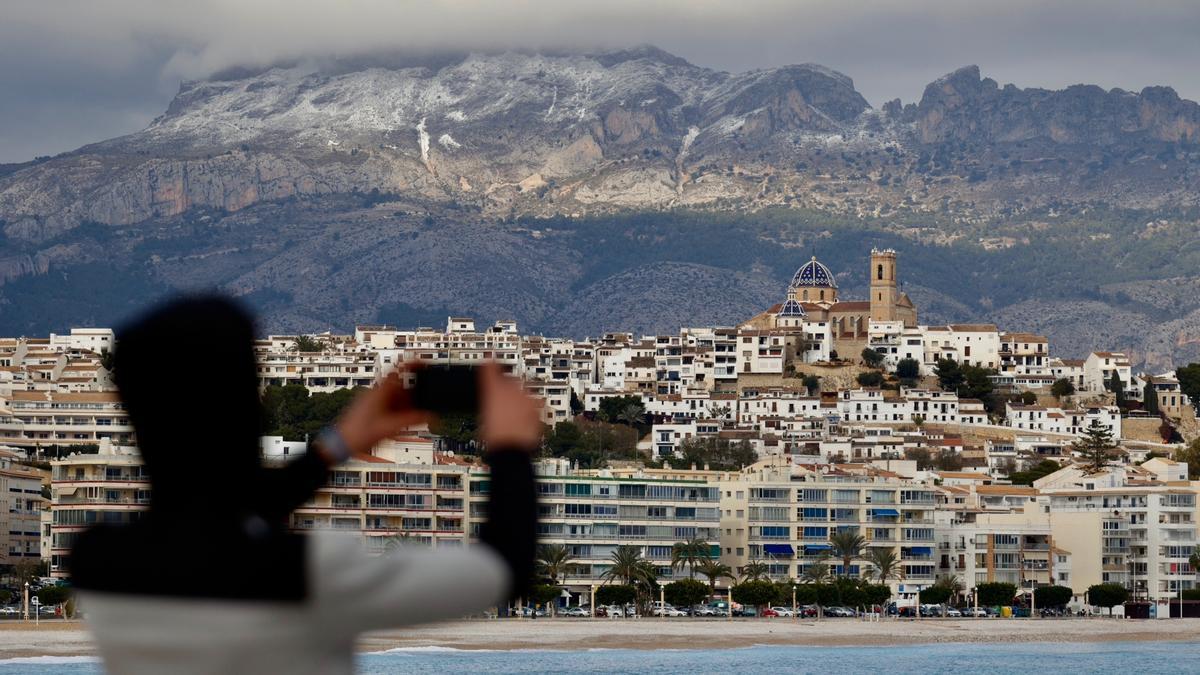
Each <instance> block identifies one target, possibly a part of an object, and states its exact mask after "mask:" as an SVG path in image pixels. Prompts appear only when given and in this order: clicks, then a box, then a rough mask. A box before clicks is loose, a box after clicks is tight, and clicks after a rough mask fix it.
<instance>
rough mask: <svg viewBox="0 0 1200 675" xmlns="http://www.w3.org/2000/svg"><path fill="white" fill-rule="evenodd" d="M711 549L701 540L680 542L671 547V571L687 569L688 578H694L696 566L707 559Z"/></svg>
mask: <svg viewBox="0 0 1200 675" xmlns="http://www.w3.org/2000/svg"><path fill="white" fill-rule="evenodd" d="M711 553H712V547H710V546H709V544H708V542H707V541H704V540H703V539H691V540H688V541H681V542H679V543H677V544H675V545H674V546H672V547H671V569H673V570H675V569H679V568H681V567H687V568H688V578H689V579H693V578H695V576H696V564H697V563H699V562H700V561H701V560H704V559H705V558H708V557H709V556H710V555H711Z"/></svg>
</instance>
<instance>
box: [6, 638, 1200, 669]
mask: <svg viewBox="0 0 1200 675" xmlns="http://www.w3.org/2000/svg"><path fill="white" fill-rule="evenodd" d="M1198 663H1200V642H1105V643H1094V644H1078V643H1071V644H1066V643H1056V642H1033V643H1028V642H1027V643H1019V644H973V643H940V644H927V645H896V646H871V647H800V646H796V647H791V646H777V645H771V646H766V645H762V646H758V645H755V646H747V647H741V648H734V649H659V650H636V649H588V650H582V651H580V650H553V649H546V650H538V649H519V650H511V651H501V650H494V651H490V650H460V649H450V648H446V647H408V648H402V649H391V650H388V651H384V652H374V653H367V654H361V655H360V656H359V658H358V671H359V672H360V673H364V674H366V675H383V674H385V673H387V674H390V673H404V674H405V675H411V674H413V673H438V674H439V675H444V674H445V673H463V672H469V673H546V672H553V673H614V672H621V673H729V672H735V671H742V672H770V673H781V672H782V673H814V674H820V675H829V674H830V673H863V672H886V673H888V675H894V674H896V673H921V674H922V675H936V674H939V673H946V674H950V673H953V674H954V675H963V674H964V673H1039V675H1045V673H1047V672H1050V673H1116V672H1124V673H1134V672H1136V673H1195V672H1197V669H1198V666H1197V664H1198ZM103 672H104V671H103V668H102V666H101V664H100V662H99V661H97V660H96V659H94V658H91V657H81V656H76V657H52V656H41V657H30V658H19V659H6V660H0V674H3V673H31V674H41V675H51V674H52V675H60V674H61V675H67V674H70V675H77V674H83V673H89V674H90V673H103Z"/></svg>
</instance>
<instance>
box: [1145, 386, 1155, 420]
mask: <svg viewBox="0 0 1200 675" xmlns="http://www.w3.org/2000/svg"><path fill="white" fill-rule="evenodd" d="M1142 407H1143V408H1145V409H1146V412H1148V413H1150V414H1151V415H1157V414H1158V390H1157V389H1155V388H1154V383H1153V382H1147V383H1146V388H1145V389H1142Z"/></svg>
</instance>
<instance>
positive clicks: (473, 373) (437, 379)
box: [410, 365, 479, 415]
mask: <svg viewBox="0 0 1200 675" xmlns="http://www.w3.org/2000/svg"><path fill="white" fill-rule="evenodd" d="M414 375H416V381H415V382H414V383H413V387H412V391H411V392H410V396H411V398H410V400H411V403H412V406H413V407H414V408H417V409H418V410H427V411H429V412H431V413H434V414H438V415H445V414H473V413H476V412H478V411H479V370H478V369H477V368H476V367H475V366H449V365H437V366H425V367H423V368H421V369H419V370H417V371H415V373H414Z"/></svg>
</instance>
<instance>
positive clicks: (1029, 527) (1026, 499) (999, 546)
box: [936, 484, 1072, 593]
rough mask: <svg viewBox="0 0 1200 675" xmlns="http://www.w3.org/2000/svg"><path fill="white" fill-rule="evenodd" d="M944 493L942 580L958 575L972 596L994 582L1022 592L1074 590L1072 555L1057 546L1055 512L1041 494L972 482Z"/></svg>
mask: <svg viewBox="0 0 1200 675" xmlns="http://www.w3.org/2000/svg"><path fill="white" fill-rule="evenodd" d="M939 492H940V493H941V495H940V503H939V506H938V509H937V512H936V517H937V522H938V554H939V560H938V575H939V576H941V577H952V576H956V577H958V579H959V580H960V581H962V583H963V585H964V587H965V590H966V592H967V593H969V592H970V589H971V588H972V587H974V586H978V585H979V584H983V583H993V582H1004V583H1010V584H1013V585H1014V586H1016V587H1017V588H1018V589H1021V590H1022V591H1025V590H1030V589H1032V588H1034V587H1036V586H1046V585H1061V586H1071V584H1072V579H1071V552H1070V551H1068V550H1066V549H1063V548H1061V547H1058V546H1057V545H1056V544H1055V541H1054V537H1053V535H1052V528H1051V524H1050V514H1049V513H1048V512H1047V511H1046V509H1045V506H1044V505H1043V504H1041V503H1039V502H1038V501H1037V490H1034V489H1033V488H1029V487H1025V486H1013V485H984V484H970V485H959V486H949V487H942V488H939Z"/></svg>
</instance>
